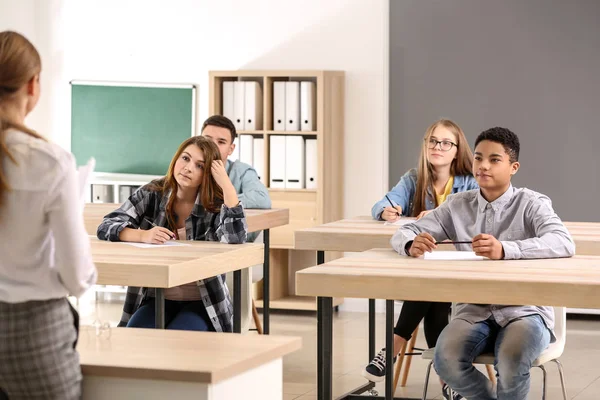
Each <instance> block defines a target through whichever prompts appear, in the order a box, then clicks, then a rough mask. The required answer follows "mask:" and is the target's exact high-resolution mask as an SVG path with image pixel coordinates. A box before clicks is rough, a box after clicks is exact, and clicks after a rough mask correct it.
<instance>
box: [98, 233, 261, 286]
mask: <svg viewBox="0 0 600 400" xmlns="http://www.w3.org/2000/svg"><path fill="white" fill-rule="evenodd" d="M90 242H91V245H92V259H93V261H94V264H96V268H97V269H98V284H99V285H122V286H145V287H154V288H170V287H175V286H179V285H182V284H185V283H190V282H194V281H197V280H201V279H205V278H209V277H212V276H216V275H219V274H224V273H227V272H230V271H235V270H238V269H243V268H247V267H251V266H253V265H257V264H262V263H263V260H264V251H263V245H262V244H254V243H246V244H223V243H218V242H201V241H191V240H190V241H184V242H182V243H185V244H186V245H188V246H179V247H168V246H155V247H152V248H139V247H134V246H131V245H129V244H127V243H123V242H107V241H103V240H98V239H97V238H95V237H90Z"/></svg>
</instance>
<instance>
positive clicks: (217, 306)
mask: <svg viewBox="0 0 600 400" xmlns="http://www.w3.org/2000/svg"><path fill="white" fill-rule="evenodd" d="M169 195H170V193H167V194H166V195H164V196H163V195H162V194H161V193H160V192H158V191H155V190H151V189H150V188H149V185H145V186H143V187H141V188H140V189H138V190H137V191H136V192H135V193H133V194H132V195H131V197H129V199H128V200H127V201H126V202H125V203H123V205H122V206H121V207H119V208H118V209H117V210H115V211H113V212H112V213H110V214H108V215H107V216H105V217H104V220H103V221H102V223H101V224H100V226H98V232H97V235H98V239H100V240H109V241H113V242H116V241H119V234H120V233H121V231H122V230H123V229H124V228H133V229H138V228H140V229H150V228H152V226H151V224H150V223H149V222H148V221H146V219H147V220H149V221H152V222H153V223H155V224H156V225H158V226H162V227H166V226H167V216H166V210H165V208H166V205H167V201H168V200H169ZM185 231H186V237H187V239H188V240H209V241H215V242H216V241H220V242H222V243H231V244H237V243H244V242H246V238H247V231H248V225H247V224H246V217H245V215H244V208H243V206H242V205H241V204H240V205H238V206H235V207H232V208H229V207H227V206H226V205H225V204H222V205H221V212H220V213H213V212H210V211H207V210H205V209H204V207H203V206H202V204H201V203H200V198H199V197H198V198H197V199H196V204H195V205H194V209H193V210H192V213H191V214H190V216H189V217H188V218H187V219H186V220H185ZM197 284H198V290H199V291H200V296H201V297H202V302H203V303H204V306H205V307H206V312H207V313H208V316H209V317H210V320H211V322H212V324H213V327H214V329H215V331H216V332H231V331H233V305H232V303H231V298H230V296H229V289H228V288H227V284H226V283H225V274H223V275H219V276H214V277H212V278H208V279H203V280H201V281H198V282H197ZM154 296H155V290H154V289H150V288H140V287H133V286H130V287H128V288H127V295H126V297H125V305H124V306H123V315H122V317H121V322H119V326H126V325H127V323H128V322H129V320H130V319H131V316H132V315H133V314H134V313H135V312H136V311H137V309H138V308H140V305H141V304H142V301H143V300H145V299H147V298H149V297H154Z"/></svg>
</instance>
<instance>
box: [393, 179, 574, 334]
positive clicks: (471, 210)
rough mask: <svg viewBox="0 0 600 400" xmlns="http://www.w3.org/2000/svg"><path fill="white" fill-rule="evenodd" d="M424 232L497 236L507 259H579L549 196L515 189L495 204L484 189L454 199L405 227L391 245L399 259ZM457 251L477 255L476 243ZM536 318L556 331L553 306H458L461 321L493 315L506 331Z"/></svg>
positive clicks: (445, 236)
mask: <svg viewBox="0 0 600 400" xmlns="http://www.w3.org/2000/svg"><path fill="white" fill-rule="evenodd" d="M421 232H428V233H430V234H431V235H432V236H433V237H434V238H435V240H437V241H443V240H452V241H470V240H471V239H473V237H475V236H476V235H478V234H480V233H487V234H490V235H493V236H494V237H495V238H496V239H498V240H499V241H500V243H502V247H503V248H504V258H505V259H506V260H514V259H521V258H559V257H571V256H572V255H573V254H575V243H574V242H573V239H572V238H571V235H570V234H569V231H568V230H567V228H566V227H565V226H564V224H563V223H562V221H561V220H560V218H559V217H558V215H556V213H555V212H554V210H553V209H552V202H551V201H550V199H549V198H548V197H547V196H544V195H543V194H541V193H537V192H534V191H532V190H529V189H517V188H513V186H512V185H511V186H510V187H509V188H508V190H507V191H506V192H505V193H504V194H503V195H502V196H500V197H499V198H497V199H496V200H495V201H493V202H491V203H489V202H488V201H487V200H485V199H484V198H483V196H482V195H481V192H480V190H470V191H467V192H462V193H457V194H454V195H450V196H448V198H447V199H446V201H445V202H444V203H442V204H441V205H440V206H439V207H438V208H436V209H435V210H434V211H432V212H431V213H429V214H427V215H426V216H425V217H423V218H421V219H420V220H418V221H416V222H414V223H411V224H407V225H404V226H402V227H401V228H400V229H398V231H397V232H396V233H395V234H394V236H393V237H392V240H391V244H392V247H393V248H394V250H396V251H397V252H398V253H399V254H402V255H407V254H406V250H405V247H406V245H407V244H408V243H409V242H411V241H412V240H414V238H415V236H417V235H418V234H419V233H421ZM456 248H457V250H466V251H472V248H471V245H470V244H460V245H456ZM532 314H539V315H540V316H541V317H542V318H543V319H544V322H545V324H546V326H547V327H548V329H550V330H552V329H554V313H553V310H552V307H543V306H535V305H497V304H460V303H459V304H457V305H456V313H455V318H459V319H463V320H465V321H468V322H471V323H475V322H480V321H484V320H486V319H488V318H490V317H491V316H493V317H494V319H495V320H496V322H497V323H498V324H499V325H500V326H506V324H508V323H509V322H511V321H513V320H515V319H518V318H522V317H525V316H528V315H532Z"/></svg>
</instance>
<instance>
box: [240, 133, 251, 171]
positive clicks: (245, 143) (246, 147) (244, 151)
mask: <svg viewBox="0 0 600 400" xmlns="http://www.w3.org/2000/svg"><path fill="white" fill-rule="evenodd" d="M253 158H254V138H253V137H252V135H240V161H241V162H243V163H246V164H248V165H252V162H253V161H252V160H253Z"/></svg>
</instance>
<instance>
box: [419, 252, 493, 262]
mask: <svg viewBox="0 0 600 400" xmlns="http://www.w3.org/2000/svg"><path fill="white" fill-rule="evenodd" d="M423 258H424V259H425V260H446V261H450V260H471V261H479V260H487V259H488V258H487V257H483V256H476V255H475V252H474V251H433V252H427V253H425V254H424V255H423Z"/></svg>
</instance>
